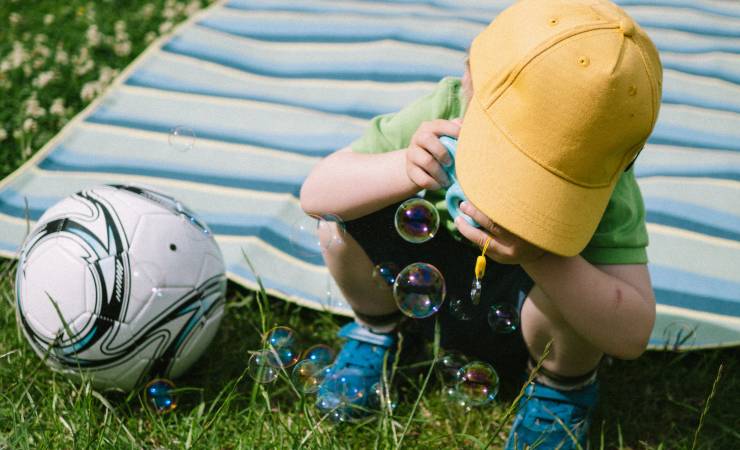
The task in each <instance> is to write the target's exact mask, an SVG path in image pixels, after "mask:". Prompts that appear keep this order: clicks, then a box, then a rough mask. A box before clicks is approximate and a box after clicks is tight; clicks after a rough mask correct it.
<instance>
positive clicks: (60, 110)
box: [49, 98, 66, 117]
mask: <svg viewBox="0 0 740 450" xmlns="http://www.w3.org/2000/svg"><path fill="white" fill-rule="evenodd" d="M49 113H51V114H52V115H54V116H60V117H61V116H63V115H64V114H65V113H66V111H65V108H64V99H63V98H55V99H54V101H53V102H52V103H51V106H50V107H49Z"/></svg>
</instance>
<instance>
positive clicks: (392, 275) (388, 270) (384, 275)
mask: <svg viewBox="0 0 740 450" xmlns="http://www.w3.org/2000/svg"><path fill="white" fill-rule="evenodd" d="M399 271H400V268H399V267H398V265H397V264H394V263H389V262H385V263H380V264H378V265H377V266H375V267H374V268H373V281H375V284H377V285H378V287H380V288H386V287H388V286H393V283H394V282H395V281H396V276H398V272H399Z"/></svg>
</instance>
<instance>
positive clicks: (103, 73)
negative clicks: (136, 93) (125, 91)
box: [98, 66, 118, 85]
mask: <svg viewBox="0 0 740 450" xmlns="http://www.w3.org/2000/svg"><path fill="white" fill-rule="evenodd" d="M116 76H118V71H117V70H116V69H111V68H110V67H108V66H105V67H103V68H102V69H100V76H98V81H99V82H100V83H101V84H103V85H107V84H109V83H110V82H111V81H113V79H114V78H116Z"/></svg>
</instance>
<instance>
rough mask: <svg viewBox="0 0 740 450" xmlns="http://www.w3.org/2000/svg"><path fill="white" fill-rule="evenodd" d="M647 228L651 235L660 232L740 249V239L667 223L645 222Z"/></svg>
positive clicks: (731, 248)
mask: <svg viewBox="0 0 740 450" xmlns="http://www.w3.org/2000/svg"><path fill="white" fill-rule="evenodd" d="M647 229H648V232H649V233H650V234H651V235H652V234H658V233H661V234H665V235H669V236H675V237H678V238H682V239H688V240H691V241H700V242H703V243H705V244H710V245H714V246H720V247H726V248H727V249H728V250H738V251H740V241H733V240H732V239H725V238H721V237H716V236H709V235H706V234H702V233H697V232H694V231H689V230H684V229H681V228H674V227H669V226H667V225H660V224H657V223H650V222H648V223H647ZM648 249H650V246H648ZM738 256H740V255H738Z"/></svg>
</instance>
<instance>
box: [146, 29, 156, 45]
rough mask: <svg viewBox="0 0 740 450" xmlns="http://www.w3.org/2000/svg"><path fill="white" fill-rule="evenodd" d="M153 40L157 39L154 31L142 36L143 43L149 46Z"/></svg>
mask: <svg viewBox="0 0 740 450" xmlns="http://www.w3.org/2000/svg"><path fill="white" fill-rule="evenodd" d="M155 39H157V33H155V32H154V31H150V32H148V33H147V34H145V35H144V42H145V43H147V44H151V43H152V42H154V40H155Z"/></svg>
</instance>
